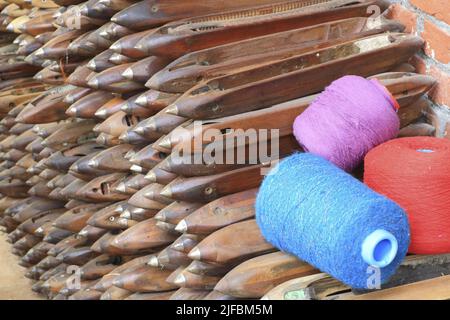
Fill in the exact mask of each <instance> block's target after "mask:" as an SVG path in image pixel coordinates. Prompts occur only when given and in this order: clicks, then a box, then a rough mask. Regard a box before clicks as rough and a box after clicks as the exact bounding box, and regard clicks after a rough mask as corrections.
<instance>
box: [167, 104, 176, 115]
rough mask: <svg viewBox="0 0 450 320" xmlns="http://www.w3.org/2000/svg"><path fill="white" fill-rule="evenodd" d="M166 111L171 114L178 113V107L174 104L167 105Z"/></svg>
mask: <svg viewBox="0 0 450 320" xmlns="http://www.w3.org/2000/svg"><path fill="white" fill-rule="evenodd" d="M166 113H168V114H173V115H178V107H177V105H176V104H171V105H170V106H168V107H167V109H166Z"/></svg>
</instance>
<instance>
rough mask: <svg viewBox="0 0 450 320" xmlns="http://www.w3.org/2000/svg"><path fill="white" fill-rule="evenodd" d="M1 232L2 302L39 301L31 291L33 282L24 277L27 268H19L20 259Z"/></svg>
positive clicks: (0, 287)
mask: <svg viewBox="0 0 450 320" xmlns="http://www.w3.org/2000/svg"><path fill="white" fill-rule="evenodd" d="M6 238H7V237H6V234H5V233H4V232H2V231H0V300H38V299H41V297H40V296H39V295H37V294H36V293H34V292H33V291H31V285H32V281H31V280H30V279H28V278H25V277H24V274H25V270H26V269H25V268H23V267H21V266H19V265H18V264H17V263H18V262H19V258H18V257H17V256H15V255H13V254H12V253H11V244H10V243H8V242H6Z"/></svg>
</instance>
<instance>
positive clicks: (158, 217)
mask: <svg viewBox="0 0 450 320" xmlns="http://www.w3.org/2000/svg"><path fill="white" fill-rule="evenodd" d="M154 218H155V219H156V220H159V221H166V215H165V214H164V213H163V212H158V213H157V214H156V215H155V216H154Z"/></svg>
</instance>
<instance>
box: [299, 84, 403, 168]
mask: <svg viewBox="0 0 450 320" xmlns="http://www.w3.org/2000/svg"><path fill="white" fill-rule="evenodd" d="M396 111H397V110H396V102H395V99H394V98H393V97H392V96H391V95H390V93H389V92H388V91H387V89H386V88H384V87H383V86H382V85H381V84H380V83H379V82H378V81H377V80H367V79H365V78H362V77H358V76H345V77H342V78H340V79H338V80H336V81H334V82H333V83H331V85H329V86H328V87H327V88H326V89H325V91H324V92H322V93H321V94H320V95H319V96H318V97H317V98H316V99H315V100H314V101H313V103H311V105H310V106H309V107H308V108H307V109H306V110H305V111H304V112H303V113H302V114H301V115H299V116H298V117H297V118H296V119H295V121H294V135H295V137H296V139H297V141H298V142H299V143H300V145H301V146H302V147H303V148H304V150H305V151H306V152H311V153H314V154H317V155H320V156H322V157H323V158H325V159H327V160H329V161H330V162H332V163H334V164H335V165H337V166H338V167H340V168H342V169H343V170H345V171H352V170H353V169H354V168H355V167H357V166H358V165H359V164H360V163H361V161H362V160H363V159H364V156H365V155H366V154H367V152H369V151H370V150H371V149H372V148H374V147H376V146H377V145H379V144H381V143H383V142H386V141H388V140H390V139H393V138H395V137H397V135H398V132H399V129H400V121H399V119H398V116H397V113H396Z"/></svg>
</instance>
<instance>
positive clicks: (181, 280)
mask: <svg viewBox="0 0 450 320" xmlns="http://www.w3.org/2000/svg"><path fill="white" fill-rule="evenodd" d="M185 282H186V277H185V276H184V275H183V274H179V275H177V276H176V277H175V279H174V280H173V283H174V284H176V285H179V286H182V285H183V284H184V283H185Z"/></svg>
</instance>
